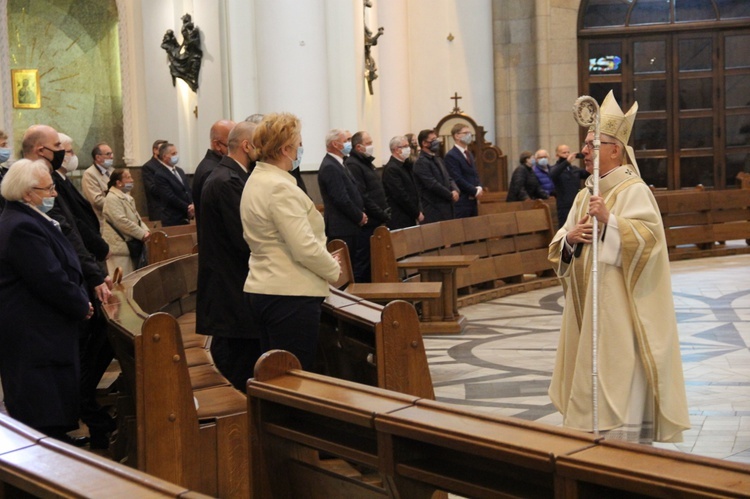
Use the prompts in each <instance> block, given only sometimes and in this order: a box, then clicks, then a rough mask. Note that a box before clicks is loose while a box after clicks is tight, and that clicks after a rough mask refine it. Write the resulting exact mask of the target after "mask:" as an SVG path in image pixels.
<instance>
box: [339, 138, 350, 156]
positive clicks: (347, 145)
mask: <svg viewBox="0 0 750 499" xmlns="http://www.w3.org/2000/svg"><path fill="white" fill-rule="evenodd" d="M351 152H352V141H351V140H350V141H348V142H344V148H343V149H342V150H341V154H343V155H344V156H349V154H351Z"/></svg>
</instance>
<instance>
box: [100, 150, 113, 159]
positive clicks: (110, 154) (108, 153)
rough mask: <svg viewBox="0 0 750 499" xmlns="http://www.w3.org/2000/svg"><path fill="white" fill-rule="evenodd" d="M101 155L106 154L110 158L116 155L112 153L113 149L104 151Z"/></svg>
mask: <svg viewBox="0 0 750 499" xmlns="http://www.w3.org/2000/svg"><path fill="white" fill-rule="evenodd" d="M99 156H106V157H108V158H111V157H112V156H114V154H113V153H112V151H110V152H103V153H101V154H100V155H99Z"/></svg>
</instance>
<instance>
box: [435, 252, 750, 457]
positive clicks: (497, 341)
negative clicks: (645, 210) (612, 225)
mask: <svg viewBox="0 0 750 499" xmlns="http://www.w3.org/2000/svg"><path fill="white" fill-rule="evenodd" d="M671 265H672V286H673V295H674V301H675V309H676V313H677V319H678V328H679V334H680V349H681V353H682V361H683V369H684V373H685V383H686V390H687V397H688V405H689V410H690V419H691V423H692V428H691V429H690V430H689V431H687V432H685V433H684V434H683V436H684V442H682V443H680V444H655V445H657V446H659V447H663V448H669V449H674V450H679V451H684V452H689V453H693V454H700V455H703V456H710V457H716V458H720V459H726V460H730V461H738V462H744V463H750V348H748V347H750V255H740V256H730V257H717V258H702V259H697V260H686V261H680V262H672V264H671ZM563 306H564V298H563V294H562V287H560V286H556V287H553V288H546V289H541V290H537V291H533V292H530V293H526V294H520V295H515V296H509V297H505V298H499V299H496V300H493V301H490V302H486V303H482V304H478V305H472V306H469V307H465V308H462V309H461V313H463V314H464V315H465V316H466V317H467V318H468V319H469V322H468V325H467V327H466V330H465V331H464V333H463V334H462V335H460V336H429V337H425V347H426V349H427V355H428V360H429V364H430V371H431V374H432V380H433V383H434V385H435V393H436V397H437V398H438V400H441V401H443V402H448V403H451V404H457V405H461V406H464V407H466V406H470V407H473V408H475V409H476V410H477V411H481V412H487V413H492V414H498V415H503V416H513V417H517V418H522V419H526V420H534V421H540V422H544V423H548V424H551V425H560V424H561V422H562V416H561V415H560V413H558V412H557V411H556V410H555V408H554V407H553V406H552V403H551V402H550V399H549V397H548V396H547V388H548V386H549V381H550V377H551V374H552V368H553V364H554V360H555V350H556V348H557V340H558V336H559V329H560V323H561V313H562V309H563Z"/></svg>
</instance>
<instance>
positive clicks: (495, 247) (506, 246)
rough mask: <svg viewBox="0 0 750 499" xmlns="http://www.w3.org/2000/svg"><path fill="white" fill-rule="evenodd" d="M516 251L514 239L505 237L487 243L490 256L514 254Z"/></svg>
mask: <svg viewBox="0 0 750 499" xmlns="http://www.w3.org/2000/svg"><path fill="white" fill-rule="evenodd" d="M515 251H516V239H515V238H514V237H505V238H502V239H490V240H489V241H487V254H488V255H503V254H506V253H514V252H515Z"/></svg>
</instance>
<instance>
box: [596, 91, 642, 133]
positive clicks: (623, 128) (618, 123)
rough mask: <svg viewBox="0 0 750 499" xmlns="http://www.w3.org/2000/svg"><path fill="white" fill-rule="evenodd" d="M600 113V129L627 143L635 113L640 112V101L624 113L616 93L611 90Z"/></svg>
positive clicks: (600, 108) (603, 102)
mask: <svg viewBox="0 0 750 499" xmlns="http://www.w3.org/2000/svg"><path fill="white" fill-rule="evenodd" d="M599 113H600V114H599V116H600V121H599V131H600V132H601V133H603V134H605V135H609V136H610V137H614V138H616V139H617V140H619V141H620V142H622V143H623V144H624V145H627V143H628V140H629V139H630V132H632V131H633V123H634V122H635V115H636V113H638V103H637V102H636V103H635V104H633V106H632V107H631V108H630V110H629V111H628V112H627V113H625V114H623V113H622V109H620V106H619V105H618V104H617V101H616V100H615V96H614V93H613V92H612V90H610V91H609V93H608V94H607V96H606V97H605V98H604V101H602V105H601V106H600V107H599Z"/></svg>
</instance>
